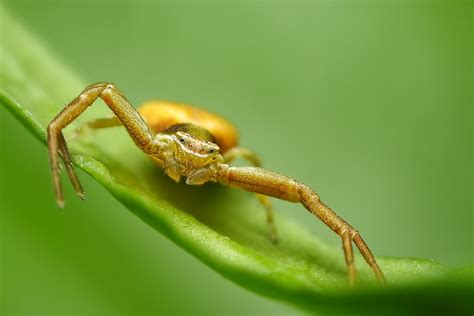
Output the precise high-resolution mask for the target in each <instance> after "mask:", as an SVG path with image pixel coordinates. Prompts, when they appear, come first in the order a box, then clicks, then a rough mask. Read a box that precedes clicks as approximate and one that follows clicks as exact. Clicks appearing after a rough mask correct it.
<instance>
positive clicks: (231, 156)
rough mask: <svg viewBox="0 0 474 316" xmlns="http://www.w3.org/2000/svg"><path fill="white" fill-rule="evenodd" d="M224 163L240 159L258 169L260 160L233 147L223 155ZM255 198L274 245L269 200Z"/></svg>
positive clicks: (274, 238)
mask: <svg viewBox="0 0 474 316" xmlns="http://www.w3.org/2000/svg"><path fill="white" fill-rule="evenodd" d="M223 156H224V162H225V163H227V164H228V163H230V162H232V161H234V160H235V159H236V158H237V157H242V158H244V159H245V160H247V161H248V162H250V163H251V164H252V165H253V166H254V167H260V166H261V164H262V162H261V161H260V158H258V156H257V155H256V154H255V153H254V152H253V151H251V150H249V149H247V148H242V147H234V148H231V149H229V150H228V151H226V152H225V153H224V155H223ZM255 196H256V197H257V199H258V201H259V202H260V204H261V205H262V206H263V207H264V208H265V212H266V218H267V225H268V228H269V230H270V239H271V241H272V242H273V243H274V244H276V243H277V242H278V237H277V231H276V227H275V222H274V221H273V207H272V203H271V202H270V199H269V197H268V196H266V195H262V194H258V193H256V194H255Z"/></svg>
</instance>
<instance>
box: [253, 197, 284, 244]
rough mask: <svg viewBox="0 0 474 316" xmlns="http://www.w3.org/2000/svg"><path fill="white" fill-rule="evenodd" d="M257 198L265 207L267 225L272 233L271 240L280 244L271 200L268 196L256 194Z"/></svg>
mask: <svg viewBox="0 0 474 316" xmlns="http://www.w3.org/2000/svg"><path fill="white" fill-rule="evenodd" d="M255 196H256V197H257V198H258V200H259V201H260V204H262V205H263V207H264V208H265V211H266V217H267V225H268V229H269V231H270V240H271V241H272V242H273V243H274V244H276V243H278V235H277V231H276V226H275V222H274V220H273V208H272V204H271V203H270V200H269V198H268V196H266V195H262V194H255Z"/></svg>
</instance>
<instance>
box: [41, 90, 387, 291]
mask: <svg viewBox="0 0 474 316" xmlns="http://www.w3.org/2000/svg"><path fill="white" fill-rule="evenodd" d="M97 98H101V99H103V100H104V101H105V103H106V104H107V105H108V106H109V108H110V109H111V110H112V111H113V112H114V114H115V115H116V117H113V118H106V119H97V120H95V121H92V122H89V123H88V124H87V128H90V129H97V128H104V127H111V126H118V125H123V126H124V127H125V129H126V130H127V132H128V133H129V135H130V137H131V138H132V139H133V141H134V142H135V144H136V145H137V146H138V147H139V148H140V149H141V150H142V151H143V152H145V153H146V154H148V155H149V156H150V157H151V158H152V159H153V160H154V161H155V162H157V164H158V165H159V166H161V167H162V168H163V169H164V170H165V172H166V174H167V175H168V176H169V177H170V178H172V179H173V180H174V181H179V180H180V179H181V177H186V183H187V184H191V185H200V184H203V183H206V182H208V181H212V182H219V183H222V184H224V185H228V186H232V187H236V188H240V189H243V190H247V191H251V192H255V193H257V196H258V197H259V199H260V201H261V202H262V204H263V205H264V207H265V209H266V211H267V222H268V224H269V227H270V232H271V238H272V240H273V241H276V232H275V227H274V225H273V220H272V218H273V217H272V210H271V205H270V203H269V201H268V196H272V197H276V198H279V199H282V200H286V201H290V202H299V203H301V204H303V205H304V207H305V208H306V209H307V210H308V211H310V212H311V213H312V214H313V215H315V216H316V217H318V218H319V219H321V220H322V221H323V222H324V223H325V224H326V225H327V226H328V227H329V228H331V229H332V230H333V231H334V232H335V233H336V234H338V235H339V236H340V237H341V239H342V246H343V249H344V254H345V259H346V264H347V267H348V277H349V283H350V284H351V285H353V284H354V283H355V280H356V269H355V265H354V254H353V251H352V242H354V243H355V244H356V246H357V248H358V249H359V250H360V252H361V254H362V255H363V256H364V258H365V260H366V261H367V263H368V264H369V265H370V266H371V268H372V270H373V271H374V273H375V276H376V278H377V280H378V281H380V282H383V281H384V277H383V274H382V271H381V270H380V268H379V266H378V265H377V262H376V261H375V258H374V256H373V255H372V252H371V251H370V249H369V247H368V246H367V244H366V243H365V241H364V240H363V239H362V237H361V236H360V234H359V232H358V231H357V230H356V229H354V228H353V227H352V226H351V225H349V224H348V223H347V222H346V221H344V220H343V219H342V218H340V217H339V216H338V215H337V214H336V213H335V212H334V211H333V210H332V209H331V208H329V207H328V206H327V205H326V204H324V203H323V202H322V201H321V200H320V198H319V195H318V194H317V193H316V192H315V191H314V190H312V189H311V188H310V187H308V186H307V185H305V184H303V183H300V182H298V181H296V180H294V179H292V178H290V177H287V176H284V175H280V174H278V173H275V172H271V171H268V170H265V169H262V168H260V167H259V166H260V160H259V159H258V158H257V156H256V155H255V154H254V153H253V152H252V151H250V150H248V149H245V148H241V147H238V146H237V143H238V138H237V131H236V129H235V128H234V126H233V125H232V124H230V123H229V122H228V121H226V120H225V119H223V118H222V117H220V116H218V115H215V114H212V113H209V112H207V111H205V110H201V109H199V108H195V107H192V106H189V105H185V104H179V103H174V102H168V101H152V102H148V103H146V104H145V105H143V106H142V107H140V109H139V111H137V110H135V109H134V108H133V107H132V106H131V105H130V103H129V102H128V101H127V99H126V98H125V97H124V95H123V94H122V93H121V92H120V91H119V90H118V89H117V88H116V87H115V86H114V85H113V84H111V83H104V82H100V83H95V84H92V85H90V86H88V87H87V88H85V89H84V90H83V91H82V92H81V94H80V95H79V96H78V97H77V98H75V99H74V100H73V101H71V102H70V103H69V104H68V105H67V106H66V107H65V108H64V109H63V110H62V111H61V112H60V113H59V114H58V115H57V116H56V117H55V118H54V119H53V120H52V121H51V123H50V124H49V126H48V149H49V157H50V164H51V171H52V174H53V181H54V189H55V193H56V200H57V202H58V205H59V206H60V207H62V206H63V205H64V199H63V193H62V190H61V183H60V180H59V164H58V163H59V158H58V156H61V158H62V159H63V160H64V162H65V166H66V169H67V172H68V175H69V178H70V180H71V183H72V185H73V186H74V189H75V191H76V192H77V194H78V195H79V196H80V197H81V198H83V197H84V192H83V190H82V187H81V184H80V182H79V179H78V178H77V176H76V173H75V171H74V168H73V166H72V163H71V157H70V155H69V151H68V148H67V146H66V141H65V140H64V137H63V134H62V129H63V128H64V127H66V126H67V125H68V124H70V123H71V122H72V121H73V120H75V119H76V118H77V117H78V116H79V115H80V114H81V113H82V112H83V111H84V110H85V109H86V108H87V107H88V106H90V105H91V104H92V103H93V102H94V101H95V100H96V99H97ZM238 156H240V157H243V158H244V159H247V160H248V161H249V162H250V163H252V164H253V165H254V167H230V166H229V165H228V164H229V163H230V162H231V161H232V160H234V159H235V158H236V157H238Z"/></svg>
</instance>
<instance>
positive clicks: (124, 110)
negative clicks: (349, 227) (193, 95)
mask: <svg viewBox="0 0 474 316" xmlns="http://www.w3.org/2000/svg"><path fill="white" fill-rule="evenodd" d="M97 98H101V99H102V100H104V102H105V103H106V104H107V106H108V107H109V108H110V109H111V110H112V111H113V112H114V114H115V115H116V116H117V118H118V120H119V121H120V122H121V124H123V126H124V127H125V129H126V130H127V132H128V133H129V135H130V136H131V138H132V139H133V141H134V142H135V144H137V146H138V147H139V148H140V149H142V150H143V151H144V152H145V153H148V154H151V153H154V152H157V151H159V148H158V146H157V145H156V144H155V143H154V142H153V136H152V134H151V132H150V130H149V128H148V126H147V124H146V123H145V122H144V121H143V119H142V118H141V116H140V114H139V113H138V112H137V110H135V109H134V108H133V107H132V105H131V104H130V103H129V102H128V101H127V99H126V98H125V97H124V95H123V94H122V93H121V92H120V91H119V90H118V89H117V88H116V87H115V86H114V85H113V84H111V83H107V82H101V83H95V84H92V85H90V86H88V87H87V88H85V89H84V90H83V91H82V92H81V93H80V94H79V96H77V97H76V98H75V99H74V100H72V101H71V102H70V103H69V104H68V105H66V106H65V107H64V108H63V110H62V111H61V112H59V114H58V115H57V116H56V117H55V118H54V119H53V120H52V121H51V123H50V124H49V125H48V151H49V160H50V166H51V172H52V176H53V185H54V190H55V194H56V202H57V203H58V205H59V206H60V207H62V206H63V205H64V198H63V193H62V188H61V182H60V178H59V158H58V155H59V156H61V158H62V159H63V160H64V163H65V165H66V169H67V172H68V175H69V178H70V180H71V183H72V185H73V186H74V189H75V190H76V192H77V194H78V195H79V196H80V197H81V198H84V192H83V190H82V187H81V185H80V182H79V180H78V178H77V175H76V173H75V171H74V168H73V167H72V163H71V157H70V154H69V150H68V148H67V146H66V142H65V140H64V136H63V134H62V129H63V128H65V127H66V126H67V125H69V124H70V123H71V122H72V121H74V120H75V119H76V118H77V117H78V116H79V115H81V113H82V112H84V111H85V110H86V109H87V107H89V106H90V105H92V103H93V102H94V101H95V100H97Z"/></svg>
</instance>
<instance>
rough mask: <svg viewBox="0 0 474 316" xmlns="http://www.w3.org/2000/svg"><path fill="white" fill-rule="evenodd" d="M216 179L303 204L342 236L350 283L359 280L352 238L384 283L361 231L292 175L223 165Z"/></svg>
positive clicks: (378, 278) (223, 182) (352, 283)
mask: <svg viewBox="0 0 474 316" xmlns="http://www.w3.org/2000/svg"><path fill="white" fill-rule="evenodd" d="M216 180H217V181H218V182H220V183H222V184H226V185H229V186H233V187H237V188H240V189H244V190H247V191H251V192H255V193H259V194H264V195H269V196H273V197H276V198H279V199H282V200H286V201H290V202H299V203H301V204H303V205H304V206H305V208H306V209H307V210H308V211H310V212H311V213H312V214H313V215H315V216H316V217H318V218H319V219H320V220H321V221H323V222H324V223H325V224H326V225H327V226H329V228H331V229H332V230H333V231H334V232H335V233H336V234H338V235H339V236H340V237H341V239H342V245H343V249H344V255H345V258H346V264H347V266H348V279H349V284H350V285H354V284H355V281H356V269H355V266H354V255H353V251H352V241H354V243H355V244H356V246H357V248H358V249H359V251H360V252H361V254H362V256H363V257H364V258H365V260H366V261H367V263H368V264H369V265H370V267H371V268H372V270H373V271H374V273H375V276H376V278H377V280H378V281H379V282H380V283H383V282H384V276H383V273H382V271H381V270H380V268H379V266H378V265H377V262H376V261H375V257H374V256H373V254H372V252H371V251H370V249H369V247H368V246H367V244H366V243H365V242H364V240H363V239H362V237H361V236H360V234H359V232H358V231H357V230H356V229H354V228H353V227H352V226H351V225H349V224H348V223H347V222H346V221H344V220H343V219H342V218H341V217H339V216H338V215H337V214H336V213H335V212H334V211H333V210H332V209H331V208H329V207H328V206H327V205H326V204H324V203H323V202H322V201H321V200H320V198H319V196H318V194H317V193H316V192H314V191H313V190H312V189H311V188H310V187H308V186H306V185H304V184H302V183H300V182H297V181H295V180H293V179H291V178H289V177H286V176H283V175H280V174H278V173H275V172H271V171H268V170H265V169H262V168H255V167H229V166H228V165H224V164H222V165H219V167H218V171H217V175H216Z"/></svg>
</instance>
